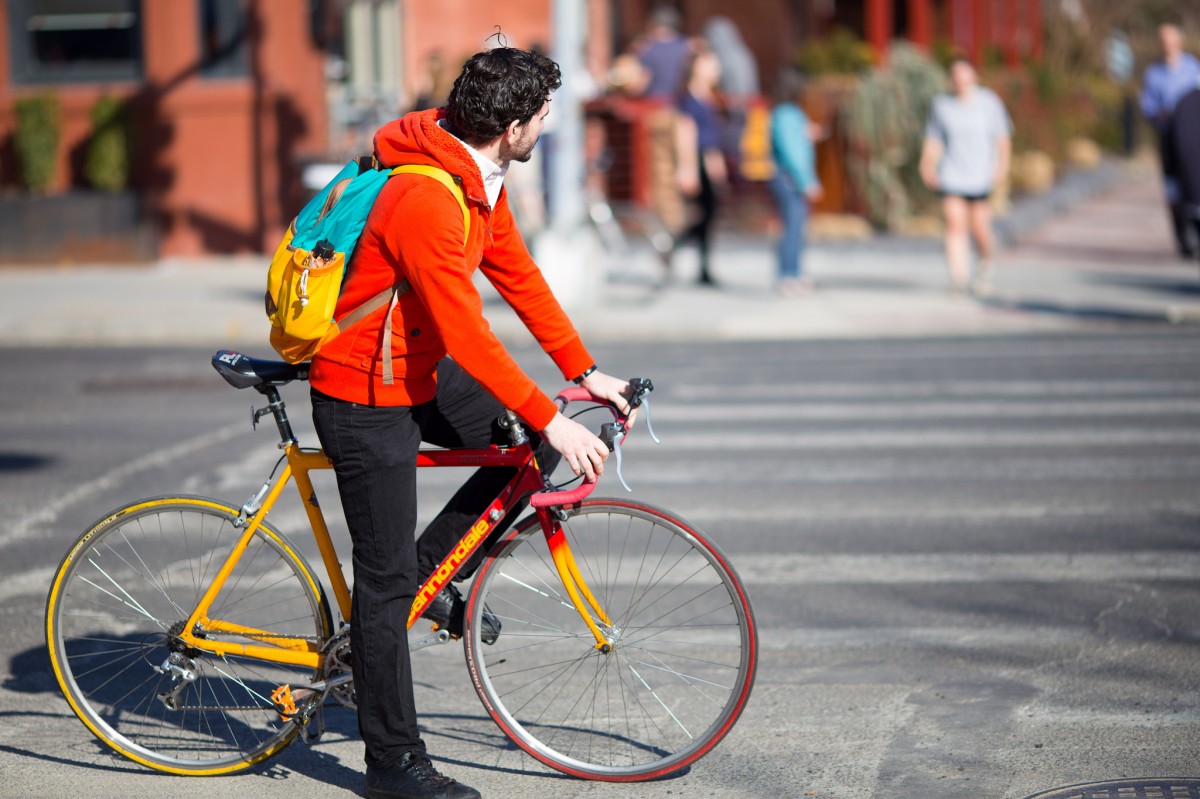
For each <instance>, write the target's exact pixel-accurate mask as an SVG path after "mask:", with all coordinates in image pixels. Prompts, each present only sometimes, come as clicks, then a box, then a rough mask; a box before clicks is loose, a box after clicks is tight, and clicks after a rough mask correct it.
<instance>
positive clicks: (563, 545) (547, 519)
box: [538, 509, 615, 654]
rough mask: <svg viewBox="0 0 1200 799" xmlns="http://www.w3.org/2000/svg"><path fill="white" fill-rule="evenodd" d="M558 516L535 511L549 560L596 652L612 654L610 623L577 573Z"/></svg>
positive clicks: (551, 512)
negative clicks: (594, 642) (594, 640)
mask: <svg viewBox="0 0 1200 799" xmlns="http://www.w3.org/2000/svg"><path fill="white" fill-rule="evenodd" d="M558 513H562V511H561V510H559V511H558V512H557V513H556V512H555V511H554V510H551V509H547V511H546V512H542V511H541V510H539V512H538V517H539V519H540V521H541V524H542V531H543V532H544V533H545V535H546V545H547V546H548V547H550V557H551V559H552V560H553V561H554V568H555V569H556V570H557V571H558V576H559V579H561V580H562V584H563V587H564V588H565V589H566V590H567V595H568V596H570V597H571V604H573V605H574V606H575V610H576V611H577V612H578V613H579V617H580V618H581V619H583V622H584V624H586V625H587V627H588V629H589V630H591V632H592V635H593V636H594V637H595V639H596V649H598V650H600V651H601V652H603V653H605V654H608V653H609V652H611V651H612V648H613V644H614V642H615V636H614V635H613V633H614V632H615V630H614V628H613V623H612V620H611V619H609V617H608V614H607V613H605V612H604V608H603V607H601V606H600V602H599V600H597V599H596V597H595V595H594V594H593V593H592V591H591V589H590V588H588V585H587V583H586V582H585V581H584V579H583V575H582V574H580V572H579V566H578V564H577V563H576V562H575V556H574V555H573V554H572V553H571V546H570V544H569V543H567V535H566V533H564V532H563V529H562V526H561V524H558V523H556V520H555V518H553V516H557V515H558ZM563 515H565V513H564V514H563ZM596 619H599V620H600V624H603V625H604V627H605V628H606V629H607V630H608V633H607V634H606V633H605V631H604V630H601V629H600V625H598V624H596Z"/></svg>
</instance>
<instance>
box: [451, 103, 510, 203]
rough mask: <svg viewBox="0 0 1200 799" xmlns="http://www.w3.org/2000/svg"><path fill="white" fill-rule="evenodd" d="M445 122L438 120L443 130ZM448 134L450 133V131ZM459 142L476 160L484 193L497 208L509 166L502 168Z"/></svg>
mask: <svg viewBox="0 0 1200 799" xmlns="http://www.w3.org/2000/svg"><path fill="white" fill-rule="evenodd" d="M444 121H445V120H438V125H440V126H441V127H442V129H443V130H445V128H446V126H445V125H444V124H443V122H444ZM446 132H447V133H450V131H446ZM450 135H451V136H454V134H453V133H450ZM454 138H456V139H458V137H457V136H454ZM458 141H459V142H461V143H462V146H463V147H466V148H467V152H468V153H470V154H471V157H472V158H474V159H475V165H476V166H478V167H479V176H480V177H482V178H483V191H484V193H485V194H486V195H487V201H488V205H490V206H491V207H493V208H495V207H496V201H497V200H498V199H500V189H501V188H503V186H504V176H505V175H506V174H508V164H505V165H504V166H500V165H499V164H497V163H496V162H495V161H493V160H492V159H490V158H488V157H487V156H486V155H484V154H483V153H481V152H479V151H478V150H476V149H475V148H474V147H472V146H471V145H469V144H467V143H466V142H465V141H463V140H462V139H458Z"/></svg>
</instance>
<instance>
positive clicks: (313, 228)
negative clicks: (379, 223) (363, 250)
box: [292, 159, 391, 260]
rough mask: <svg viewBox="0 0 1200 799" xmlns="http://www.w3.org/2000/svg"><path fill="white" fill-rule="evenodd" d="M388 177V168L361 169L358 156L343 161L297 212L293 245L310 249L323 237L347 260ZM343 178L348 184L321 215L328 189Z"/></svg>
mask: <svg viewBox="0 0 1200 799" xmlns="http://www.w3.org/2000/svg"><path fill="white" fill-rule="evenodd" d="M389 177H391V170H388V169H370V168H367V169H362V167H361V166H360V163H359V161H358V159H355V160H353V161H351V162H350V163H348V164H346V166H345V167H343V168H342V170H341V171H340V172H338V174H337V176H336V177H334V179H333V180H331V181H329V183H328V184H327V185H326V186H325V188H323V189H322V190H321V191H320V193H319V194H317V196H316V197H313V198H312V199H311V200H309V201H308V203H307V204H305V206H304V207H303V208H302V209H300V213H299V214H297V215H296V234H295V236H293V237H292V246H293V247H296V248H298V249H302V250H312V248H313V246H314V245H316V243H317V242H318V241H321V240H325V241H328V242H329V243H330V244H332V245H333V249H334V251H335V252H341V253H345V254H346V259H347V260H349V259H350V256H351V255H352V254H353V252H354V245H355V244H356V243H357V242H358V237H359V236H360V235H362V230H363V227H364V226H365V225H366V222H367V216H368V214H370V213H371V206H372V205H374V203H375V198H376V197H377V196H379V192H380V191H381V190H382V189H383V186H384V184H385V183H387V180H388V178H389ZM346 180H349V183H347V184H346V186H345V188H344V189H343V190H342V194H341V196H340V197H339V198H338V200H337V203H336V204H335V205H334V206H333V208H331V209H330V210H329V212H328V213H326V214H325V215H324V216H321V210H322V209H323V208H324V207H325V203H326V201H327V200H328V198H329V194H330V192H332V191H333V190H334V188H335V187H336V186H337V185H338V184H339V183H341V182H343V181H346Z"/></svg>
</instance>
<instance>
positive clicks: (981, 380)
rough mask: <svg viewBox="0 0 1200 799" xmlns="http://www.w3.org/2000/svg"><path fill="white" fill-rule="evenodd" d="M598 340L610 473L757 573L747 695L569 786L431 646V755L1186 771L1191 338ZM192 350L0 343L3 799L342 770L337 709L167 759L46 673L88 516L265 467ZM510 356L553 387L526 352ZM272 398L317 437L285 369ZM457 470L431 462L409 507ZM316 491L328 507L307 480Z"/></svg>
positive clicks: (733, 779) (1195, 577)
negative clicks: (220, 774) (730, 722)
mask: <svg viewBox="0 0 1200 799" xmlns="http://www.w3.org/2000/svg"><path fill="white" fill-rule="evenodd" d="M260 354H261V353H260ZM599 354H600V355H601V357H602V362H603V363H604V364H605V365H606V367H609V368H614V371H622V372H626V373H629V374H646V375H649V376H651V377H652V378H654V380H655V383H656V385H657V386H658V390H657V391H656V392H655V395H654V404H653V411H654V417H653V418H654V423H655V429H656V431H657V432H658V434H659V436H660V437H661V438H662V441H663V443H662V444H661V445H660V446H654V445H653V444H652V443H651V442H650V441H649V440H648V438H647V437H645V436H644V435H643V436H640V437H638V436H635V437H634V438H633V439H631V441H630V442H629V445H628V447H627V450H626V455H627V464H626V477H627V478H628V480H629V482H630V483H631V484H632V485H633V487H634V489H635V495H636V496H637V497H639V498H641V499H644V500H647V501H650V502H653V503H655V504H658V505H662V506H666V507H669V508H672V509H673V510H675V511H677V512H679V513H680V514H681V515H683V516H685V517H687V518H688V519H690V520H691V521H693V522H695V523H696V524H698V525H699V526H700V527H702V528H703V529H705V530H707V531H708V532H710V533H711V534H712V536H713V538H714V539H715V540H716V541H717V542H718V543H719V544H720V545H721V546H722V547H723V548H724V549H725V551H726V552H727V553H728V554H729V555H730V556H731V558H732V560H733V562H734V564H735V566H736V567H737V568H738V569H739V571H740V572H741V574H742V576H743V578H744V579H745V581H746V583H747V584H748V586H749V588H750V591H751V596H752V599H753V602H754V606H755V609H756V612H757V615H758V621H759V625H760V633H761V638H762V645H763V653H762V662H761V666H760V669H759V673H758V681H757V684H756V687H755V691H754V695H753V697H752V699H751V701H750V704H749V706H748V708H747V711H746V713H745V715H744V716H743V717H742V720H741V721H740V723H739V725H738V726H737V727H736V728H735V729H734V731H733V732H732V733H731V734H730V736H729V737H728V738H727V739H726V740H725V741H724V742H723V743H722V744H721V746H719V747H718V748H717V749H716V750H715V751H714V752H713V753H711V754H710V755H709V756H708V757H707V758H705V759H704V760H702V761H701V762H700V763H698V764H697V765H696V766H694V767H693V768H692V770H691V771H690V772H689V773H687V774H684V775H682V776H679V777H677V778H675V779H670V780H664V781H661V782H657V783H651V784H642V785H611V784H599V783H585V782H579V781H575V780H570V779H566V778H561V777H559V776H558V775H555V774H553V773H548V772H546V771H545V770H544V769H543V768H542V767H540V766H539V765H538V764H537V763H535V762H533V761H531V760H530V759H529V758H527V757H525V756H523V755H522V754H520V752H519V751H518V750H515V749H514V748H513V747H512V746H511V745H509V744H508V743H507V742H506V740H505V739H504V738H503V737H502V736H501V735H500V734H499V731H498V729H497V728H496V727H495V726H494V725H493V724H492V723H491V721H490V720H489V719H488V718H487V716H486V714H485V713H484V711H483V709H482V708H481V706H480V704H479V702H478V700H477V699H476V697H475V696H474V693H473V691H472V689H471V687H470V683H469V680H468V678H467V674H466V671H465V668H464V667H463V665H462V655H461V650H460V649H458V648H457V647H455V646H447V647H442V648H440V649H437V650H435V651H425V652H422V653H419V654H418V655H417V656H416V660H415V663H416V669H417V679H418V682H419V685H418V706H419V707H420V708H421V709H422V710H423V712H424V715H423V717H422V726H423V730H424V735H425V737H426V741H427V743H428V745H429V749H430V752H431V754H433V755H434V757H435V759H436V760H437V761H438V763H439V766H440V767H441V768H443V769H444V770H445V771H447V772H448V773H450V774H452V775H453V776H455V777H457V778H459V779H460V780H462V781H464V782H466V783H468V784H471V785H474V786H476V787H478V788H480V789H481V790H482V791H483V794H484V796H486V797H521V798H522V799H533V797H543V796H545V797H556V799H569V798H570V797H591V796H605V797H631V798H632V797H638V798H639V799H640V798H641V797H651V798H655V797H666V796H670V795H682V796H687V797H709V796H719V797H722V799H730V798H732V797H765V796H787V797H800V796H810V795H811V796H817V797H827V798H834V797H836V798H838V799H865V798H866V797H880V798H882V799H893V798H894V799H911V798H912V797H947V798H949V797H970V796H981V797H991V798H997V799H1019V798H1020V797H1026V796H1029V795H1032V794H1034V793H1037V792H1039V791H1044V790H1047V789H1050V788H1053V787H1056V786H1062V785H1069V784H1073V783H1079V782H1087V781H1095V780H1106V779H1117V778H1120V777H1153V776H1175V777H1186V776H1192V777H1197V776H1200V612H1198V611H1200V494H1198V492H1197V485H1198V480H1200V333H1198V332H1197V331H1196V330H1195V329H1189V328H1182V329H1180V328H1176V329H1164V328H1161V327H1159V328H1154V329H1146V330H1141V331H1135V330H1129V331H1124V332H1117V333H1104V334H1095V335H1085V334H1063V335H1046V336H1032V337H1002V338H1001V337H997V338H978V339H967V340H952V339H914V340H892V341H855V342H833V341H824V342H822V341H807V342H786V343H746V344H703V345H701V344H695V345H690V344H661V345H660V344H655V345H654V346H652V347H649V346H627V345H611V346H606V347H604V348H603V349H602V350H600V351H599ZM210 355H211V352H210V351H208V350H187V349H183V350H164V349H153V350H150V349H147V350H136V349H119V350H104V349H90V350H62V349H28V350H25V349H22V350H17V349H9V350H0V373H3V374H4V375H6V378H5V379H4V380H2V381H0V408H2V410H3V413H2V414H0V442H2V443H0V473H2V474H3V479H2V480H0V507H3V509H4V511H5V513H4V515H3V521H2V522H0V603H2V611H0V618H2V619H3V621H4V623H3V624H2V625H0V680H2V683H0V721H2V723H0V772H2V773H3V775H4V776H3V779H2V780H0V796H3V797H42V796H47V797H49V796H69V795H86V796H89V797H91V798H92V799H105V798H106V797H127V796H132V795H153V796H156V797H160V799H170V797H193V796H195V795H196V794H197V793H198V792H201V791H217V792H221V793H226V794H232V795H237V796H244V795H251V794H253V795H255V796H257V797H261V798H262V799H266V797H273V796H287V797H317V796H322V797H325V796H330V797H333V796H354V795H357V794H358V792H359V790H360V786H361V771H360V770H361V745H360V743H359V741H358V740H357V733H356V730H355V725H354V719H353V715H352V714H351V713H349V712H346V711H334V712H332V713H331V714H330V715H329V719H328V721H329V729H328V731H327V733H326V737H325V739H323V740H322V741H321V742H320V743H319V744H318V745H316V746H315V747H312V748H308V747H305V746H303V745H301V744H299V743H297V744H294V745H293V746H292V747H290V748H289V749H288V750H286V751H285V752H283V753H282V754H281V755H280V756H279V757H277V758H276V759H275V760H273V761H271V762H270V763H269V764H267V765H266V766H265V767H263V768H260V769H258V770H255V771H251V772H249V773H246V774H242V775H239V776H234V777H226V778H218V779H215V780H203V779H199V778H178V777H169V776H163V775H158V774H154V773H152V772H149V771H147V770H145V769H142V768H141V767H139V766H136V765H135V764H133V763H130V762H128V761H125V760H124V759H122V758H120V757H119V756H115V755H113V754H110V753H109V752H108V750H106V749H105V748H104V747H102V746H101V745H100V744H99V743H98V742H97V741H96V740H95V739H94V738H93V737H92V735H91V734H90V733H89V732H88V731H87V730H86V729H85V728H84V727H83V725H82V724H81V723H79V721H78V720H76V719H75V717H74V716H73V715H72V714H71V712H70V710H69V708H68V707H67V705H66V703H65V701H64V700H63V699H62V697H61V696H60V695H59V693H58V690H57V687H56V685H55V683H54V679H53V676H52V675H51V673H50V670H49V664H48V661H47V659H46V655H45V646H44V641H43V638H42V609H43V603H44V594H45V590H46V587H47V585H48V583H49V579H50V576H51V574H52V572H53V570H54V568H55V566H56V565H57V562H58V559H59V558H60V557H61V555H62V554H63V552H64V551H65V550H66V548H67V546H68V545H69V544H70V543H71V541H72V540H73V539H74V538H75V537H76V536H77V535H78V534H79V533H80V532H81V531H82V530H83V529H85V527H86V526H87V525H88V523H90V522H91V521H93V520H95V519H96V518H98V517H100V516H101V515H102V514H103V513H104V512H105V511H106V510H108V509H110V508H111V507H113V506H116V505H119V504H121V503H123V502H125V501H128V500H131V499H134V498H138V497H142V496H147V495H152V494H161V493H167V492H176V491H180V490H182V491H188V492H194V493H204V494H212V495H215V496H219V497H222V498H226V499H229V500H232V501H236V502H240V501H242V500H243V499H245V498H246V497H247V496H249V494H251V493H252V492H253V491H254V490H255V489H256V488H257V486H258V485H259V483H260V482H261V481H262V479H263V478H264V477H265V476H266V474H267V472H268V471H269V470H270V467H271V465H272V464H273V462H274V459H275V457H276V456H277V452H276V450H275V449H274V439H273V436H272V433H273V431H272V430H271V429H270V428H266V427H260V428H259V429H258V431H257V432H252V431H251V429H250V424H249V408H250V405H251V404H252V402H253V400H254V399H256V398H257V395H253V397H252V396H251V395H250V394H249V393H240V394H239V393H238V392H235V391H233V390H232V389H230V388H228V387H227V386H226V385H225V384H224V383H223V382H222V381H221V380H220V379H219V378H218V377H217V376H216V375H215V373H213V372H212V371H211V368H210V367H209V365H208V357H209V356H210ZM519 360H521V362H522V363H523V364H525V365H527V366H528V367H529V368H530V369H531V371H532V372H533V373H534V374H535V376H536V377H538V379H539V380H540V381H542V382H543V385H545V386H546V387H548V388H551V387H554V386H555V385H556V383H555V381H554V379H553V375H552V374H551V372H550V370H549V369H548V368H546V366H545V365H543V362H544V360H545V359H544V358H542V357H541V356H540V354H539V353H536V352H532V351H521V352H520V353H519ZM617 365H619V367H618V366H617ZM285 398H286V399H288V400H289V401H291V402H292V403H293V405H292V408H293V412H292V418H293V421H294V422H295V423H296V424H297V426H298V427H299V428H300V434H301V437H302V439H305V438H307V439H308V440H309V441H311V440H312V436H311V433H310V432H309V431H310V430H311V427H310V425H309V423H308V421H307V407H306V406H307V403H306V401H305V393H304V389H303V388H302V387H298V386H297V387H292V388H289V389H286V390H285ZM443 475H445V476H443ZM452 487H453V483H452V478H451V477H450V475H449V473H439V474H438V475H437V476H436V478H434V479H431V480H430V481H429V483H428V484H427V485H426V486H425V487H424V489H423V496H422V501H423V503H424V505H423V508H422V510H423V511H424V512H425V513H428V512H429V511H431V510H433V509H434V507H435V506H436V505H437V504H438V502H437V500H438V499H439V498H440V496H439V495H441V494H444V493H445V492H448V491H449V490H451V489H452ZM317 490H318V492H319V493H321V496H322V501H323V504H324V505H325V506H326V507H327V509H328V510H329V512H330V515H331V516H336V511H337V508H336V494H335V492H334V490H333V487H332V484H331V483H321V482H318V484H317ZM620 491H621V489H620V487H619V486H617V485H616V482H615V481H611V484H610V485H609V486H608V487H607V492H610V493H617V492H620ZM298 513H299V509H298V506H297V507H284V508H281V509H280V511H279V514H278V516H277V519H276V521H277V524H278V526H280V527H281V528H283V529H284V530H289V529H290V530H295V531H299V530H301V529H302V528H301V527H299V526H298V525H297V524H296V521H297V519H296V514H298ZM335 539H336V540H337V542H338V543H339V545H341V546H346V543H345V535H344V531H343V530H342V529H341V527H340V525H338V526H337V528H336V529H335ZM300 548H301V549H302V550H304V551H306V552H307V553H309V554H311V550H312V547H311V546H310V545H307V544H302V545H301V547H300Z"/></svg>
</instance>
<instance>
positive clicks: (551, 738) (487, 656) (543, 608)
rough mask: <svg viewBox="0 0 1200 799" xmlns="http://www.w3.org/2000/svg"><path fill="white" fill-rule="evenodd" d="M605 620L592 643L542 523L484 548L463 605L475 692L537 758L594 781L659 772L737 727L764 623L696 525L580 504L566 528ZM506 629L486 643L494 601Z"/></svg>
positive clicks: (616, 505)
mask: <svg viewBox="0 0 1200 799" xmlns="http://www.w3.org/2000/svg"><path fill="white" fill-rule="evenodd" d="M561 524H562V531H563V534H564V536H565V542H566V544H567V545H569V547H570V551H571V553H572V554H573V556H574V559H575V561H576V563H577V564H578V566H579V573H580V574H581V576H582V578H583V581H584V582H585V583H586V584H587V586H588V588H590V590H591V591H592V593H593V595H594V596H595V597H596V598H597V599H598V600H599V604H600V605H601V607H602V609H603V610H604V612H605V614H606V615H607V617H608V622H609V623H607V624H605V623H603V621H602V620H601V619H600V618H598V617H597V616H595V615H593V619H594V620H595V621H596V622H597V624H598V625H599V626H600V629H601V630H602V632H603V633H604V635H605V637H606V639H607V640H608V642H609V644H610V648H609V651H607V652H604V651H602V650H601V649H598V648H597V647H596V640H595V638H594V636H593V634H592V632H591V631H590V629H589V627H588V626H587V625H586V624H585V623H584V621H583V619H582V618H581V617H580V615H579V613H578V611H576V609H575V606H574V604H572V602H571V599H570V597H569V596H568V595H567V592H566V591H565V589H564V588H563V583H562V580H561V579H560V578H559V576H558V571H557V570H556V569H555V565H554V562H553V560H552V558H551V554H550V551H549V548H548V545H547V540H546V537H545V536H544V535H543V534H542V530H541V527H540V525H539V523H538V520H537V518H536V516H531V517H529V518H528V519H526V521H525V522H524V523H523V524H521V525H519V526H518V527H516V528H515V529H514V530H513V531H511V532H509V533H508V534H507V535H506V536H505V537H504V538H503V539H502V540H501V541H499V542H498V543H497V544H496V546H495V547H493V549H492V551H491V552H489V553H488V557H487V558H486V559H485V562H484V565H483V566H482V568H481V569H480V571H479V574H478V575H477V576H476V578H475V581H474V584H473V586H472V590H471V594H470V597H469V598H468V605H467V619H468V625H467V628H468V629H467V635H466V636H465V641H466V656H467V665H468V667H469V669H470V673H471V678H472V680H473V681H474V683H475V690H476V692H477V693H478V694H479V697H480V699H481V700H482V701H483V704H484V707H486V708H487V710H488V712H489V713H490V714H491V716H492V718H493V719H495V721H496V723H497V724H499V725H500V727H501V729H503V730H504V732H505V734H506V735H508V737H509V738H510V739H512V741H513V742H514V743H516V744H517V745H518V746H520V747H521V748H522V749H523V750H525V751H526V752H527V753H529V754H530V755H531V756H533V757H534V758H536V759H537V760H539V761H541V762H542V763H545V764H546V765H548V766H550V767H552V768H555V769H557V770H559V771H562V772H565V773H567V774H571V775H573V776H577V777H583V778H586V779H594V780H608V781H618V782H631V781H635V780H648V779H654V778H657V777H662V776H665V775H668V774H671V773H674V772H676V771H679V770H681V769H684V768H686V767H687V766H688V765H690V764H691V763H693V762H695V761H696V760H698V759H699V758H701V757H703V756H704V755H705V754H706V753H707V752H708V751H709V750H711V749H712V748H713V747H714V746H716V745H717V743H718V742H719V741H720V740H721V739H722V738H723V737H724V736H725V734H726V733H728V732H729V730H730V728H732V726H733V724H734V723H735V722H736V721H737V719H738V716H739V715H741V712H742V709H743V708H744V707H745V706H746V701H747V700H748V699H749V696H750V688H751V686H752V684H753V682H754V673H755V668H756V665H757V655H758V641H757V632H756V629H755V624H754V617H753V614H752V612H751V609H750V603H749V600H748V598H747V596H746V591H745V589H744V588H743V586H742V584H741V581H740V580H739V579H738V577H737V575H736V574H735V573H734V571H733V569H732V568H731V567H730V565H729V561H728V560H727V559H726V558H725V556H724V555H723V554H722V553H721V552H720V550H718V549H717V547H716V546H715V545H714V544H712V542H710V541H708V540H707V539H706V538H705V536H704V535H703V534H702V533H701V532H700V531H699V530H697V529H696V528H694V527H692V526H690V525H689V524H687V523H686V522H684V521H683V520H681V519H679V518H676V517H674V516H672V515H671V514H669V513H667V512H666V511H663V510H660V509H658V508H654V507H652V506H649V505H644V504H640V503H635V502H624V501H621V500H613V499H596V500H588V501H585V502H583V503H582V504H581V505H580V506H579V507H578V508H577V509H575V510H573V511H572V512H571V513H570V516H569V518H568V519H567V520H566V521H563V522H562V523H561ZM485 605H486V606H487V607H486V610H487V612H488V613H489V614H492V615H493V616H495V617H497V618H498V619H499V620H500V622H501V629H500V635H499V638H498V639H497V640H496V641H495V643H493V644H491V645H488V644H484V643H483V642H482V641H481V640H480V633H479V630H480V629H481V625H480V621H481V617H482V614H483V612H484V606H485Z"/></svg>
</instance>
